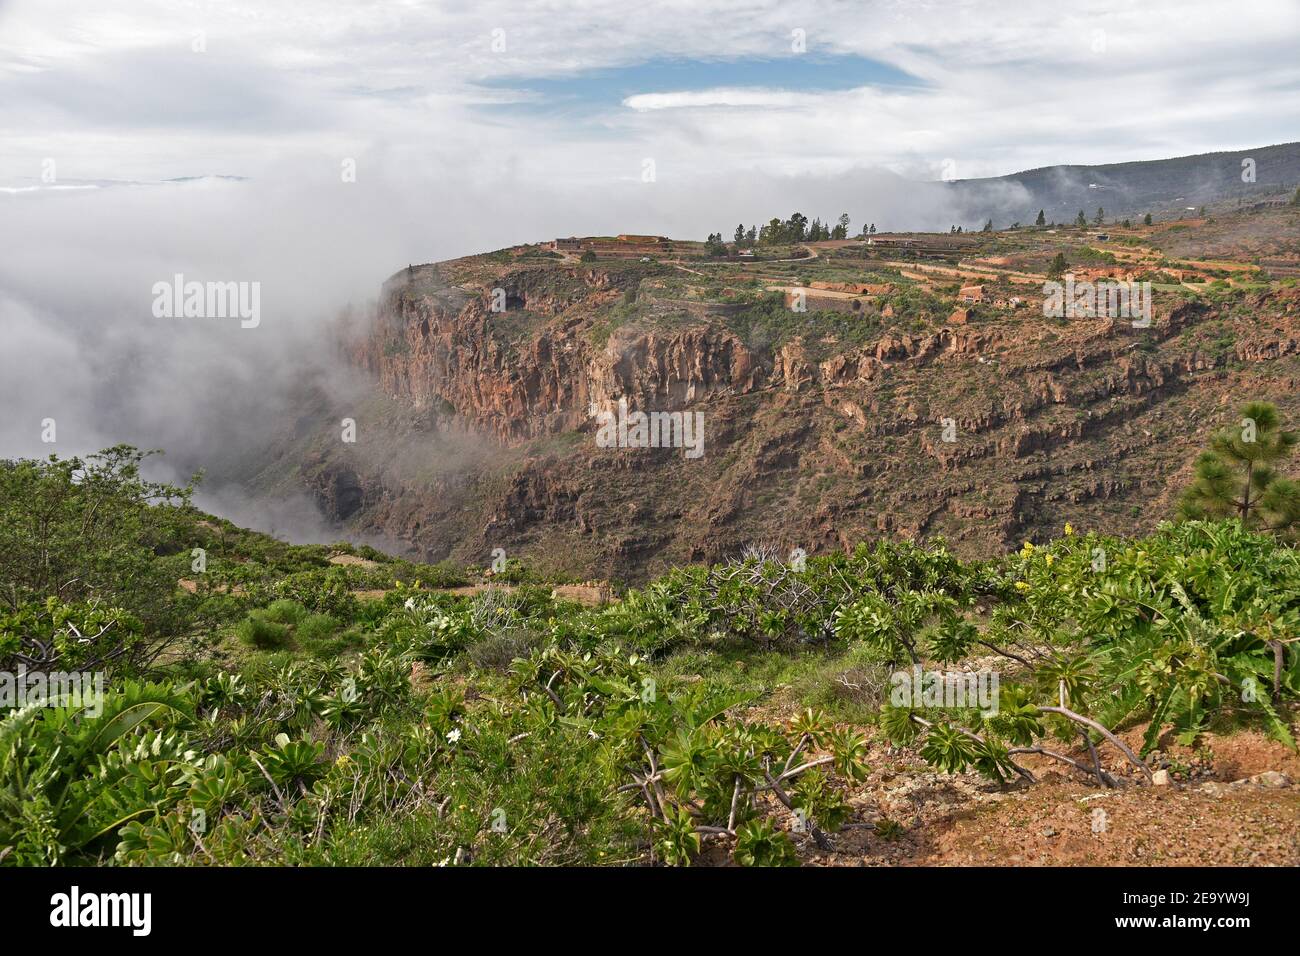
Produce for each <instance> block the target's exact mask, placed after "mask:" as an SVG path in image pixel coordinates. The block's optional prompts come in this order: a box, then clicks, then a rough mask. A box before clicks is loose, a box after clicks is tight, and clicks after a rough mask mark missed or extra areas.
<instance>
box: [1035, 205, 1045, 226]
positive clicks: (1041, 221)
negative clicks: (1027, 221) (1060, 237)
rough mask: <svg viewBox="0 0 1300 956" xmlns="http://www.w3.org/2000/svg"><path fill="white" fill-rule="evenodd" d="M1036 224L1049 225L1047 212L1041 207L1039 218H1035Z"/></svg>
mask: <svg viewBox="0 0 1300 956" xmlns="http://www.w3.org/2000/svg"><path fill="white" fill-rule="evenodd" d="M1034 225H1035V226H1045V225H1047V213H1046V212H1044V211H1043V210H1041V209H1040V210H1038V218H1037V219H1035V220H1034Z"/></svg>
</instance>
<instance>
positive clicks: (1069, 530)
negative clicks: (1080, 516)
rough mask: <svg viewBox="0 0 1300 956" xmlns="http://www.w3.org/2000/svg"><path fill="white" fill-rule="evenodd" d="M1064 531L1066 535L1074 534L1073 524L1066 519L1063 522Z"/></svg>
mask: <svg viewBox="0 0 1300 956" xmlns="http://www.w3.org/2000/svg"><path fill="white" fill-rule="evenodd" d="M1065 533H1066V534H1067V535H1071V534H1074V525H1072V524H1070V522H1068V521H1067V522H1066V523H1065Z"/></svg>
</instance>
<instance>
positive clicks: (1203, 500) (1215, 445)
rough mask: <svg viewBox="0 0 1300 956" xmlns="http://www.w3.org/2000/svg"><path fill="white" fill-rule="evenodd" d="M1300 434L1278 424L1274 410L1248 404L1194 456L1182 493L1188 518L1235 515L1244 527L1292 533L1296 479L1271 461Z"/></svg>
mask: <svg viewBox="0 0 1300 956" xmlns="http://www.w3.org/2000/svg"><path fill="white" fill-rule="evenodd" d="M1297 441H1300V435H1297V434H1296V433H1295V432H1294V431H1286V430H1284V429H1283V428H1282V425H1281V420H1280V419H1279V417H1278V413H1277V409H1276V408H1275V407H1274V406H1273V405H1271V404H1269V403H1267V402H1251V403H1250V404H1248V405H1246V406H1245V407H1243V408H1242V410H1241V421H1240V423H1239V424H1238V425H1237V426H1235V427H1229V428H1225V429H1223V430H1222V431H1220V432H1219V433H1218V434H1217V435H1215V436H1214V438H1213V439H1212V440H1211V442H1210V448H1209V450H1207V451H1206V452H1204V453H1203V454H1202V455H1201V456H1200V457H1199V458H1198V459H1197V460H1196V478H1195V480H1194V481H1193V482H1192V484H1191V486H1190V487H1189V488H1188V489H1187V491H1186V492H1185V493H1184V495H1183V499H1182V502H1181V504H1180V513H1181V514H1182V515H1183V516H1184V517H1187V518H1224V517H1229V516H1235V517H1237V518H1238V519H1239V520H1240V521H1241V522H1242V523H1243V524H1244V525H1245V526H1246V527H1248V528H1260V529H1264V530H1268V531H1281V532H1285V533H1291V534H1293V533H1294V531H1295V528H1296V524H1297V523H1298V522H1300V482H1295V481H1292V480H1291V479H1289V478H1285V477H1283V476H1281V475H1280V474H1278V472H1277V470H1276V469H1275V468H1274V465H1275V464H1277V463H1280V462H1282V461H1284V460H1285V459H1287V458H1288V457H1290V455H1291V452H1292V451H1293V450H1294V449H1295V446H1296V442H1297Z"/></svg>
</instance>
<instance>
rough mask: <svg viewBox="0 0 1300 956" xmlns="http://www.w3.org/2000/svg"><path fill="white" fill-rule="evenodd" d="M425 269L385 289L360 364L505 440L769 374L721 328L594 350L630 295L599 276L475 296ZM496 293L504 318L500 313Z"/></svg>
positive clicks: (575, 273)
mask: <svg viewBox="0 0 1300 956" xmlns="http://www.w3.org/2000/svg"><path fill="white" fill-rule="evenodd" d="M422 268H424V269H425V271H424V272H422V273H420V274H419V275H414V276H412V277H410V281H407V280H406V279H405V278H399V279H397V280H394V281H392V282H390V283H389V284H388V285H386V286H385V289H384V295H383V299H382V302H381V305H380V310H379V313H378V317H377V321H376V322H375V324H374V325H373V326H372V328H371V329H370V330H369V331H368V333H367V334H366V335H365V336H364V337H363V338H362V339H361V340H360V341H359V342H358V343H356V344H355V345H354V346H353V347H352V349H351V357H352V359H353V361H354V362H355V363H356V364H358V365H360V366H362V367H363V368H365V369H367V370H368V371H369V372H370V373H371V374H372V375H374V376H375V378H376V380H377V381H378V383H379V385H380V387H381V388H382V389H383V390H384V391H385V392H386V393H388V395H389V396H391V397H393V398H395V399H398V400H400V401H404V402H407V403H409V404H410V405H411V406H412V407H414V408H417V409H432V410H434V411H436V412H439V413H442V414H446V415H452V414H454V415H457V416H459V417H460V418H461V419H462V420H463V421H464V422H465V423H467V424H469V425H471V426H472V427H474V428H477V429H480V430H482V431H485V432H488V433H491V434H492V435H494V436H495V437H496V438H497V439H499V440H500V441H502V442H513V441H518V440H520V439H527V438H537V437H540V436H544V435H550V434H555V433H558V432H563V431H570V430H573V429H576V428H579V427H580V426H582V424H583V423H584V422H586V421H587V420H588V419H589V418H590V417H591V408H592V406H593V405H594V406H596V407H599V408H604V407H608V406H610V405H612V404H614V403H615V402H617V401H618V400H619V399H620V398H626V399H627V400H628V403H629V405H630V406H632V407H633V408H643V409H644V408H665V407H673V408H680V407H682V406H684V405H687V404H690V403H693V402H697V401H703V400H706V399H708V398H709V397H710V396H713V395H715V394H719V393H726V394H739V393H743V392H748V391H752V390H753V389H755V388H757V387H758V386H759V385H760V383H761V382H763V381H764V379H765V375H764V374H763V372H762V370H761V369H760V368H759V366H758V363H757V362H756V360H755V357H754V356H753V355H752V354H751V353H750V351H749V350H748V349H747V348H746V347H745V345H744V344H743V343H742V342H741V341H740V340H739V339H738V338H737V337H736V335H734V334H733V333H730V332H728V331H725V330H720V329H717V328H712V327H707V326H705V327H686V328H677V329H671V330H655V329H642V330H634V329H627V328H619V329H615V330H614V331H613V332H612V333H611V334H610V335H609V338H608V340H607V341H606V342H605V343H604V344H603V345H598V344H595V343H593V342H592V341H591V340H590V339H589V338H588V337H586V336H584V335H583V332H584V330H585V328H586V327H588V326H589V325H590V320H591V318H592V317H593V316H594V315H595V314H597V313H598V312H599V311H600V310H601V309H604V308H608V307H610V306H611V305H613V304H614V303H615V302H617V301H619V300H620V299H621V298H622V296H623V292H621V291H620V290H619V289H618V288H617V287H615V285H614V283H615V281H616V279H615V277H612V276H611V275H610V274H609V273H607V272H604V271H602V270H599V269H586V268H578V267H570V268H568V269H565V270H563V271H562V272H559V273H558V274H557V273H555V272H551V271H549V270H548V271H546V272H541V271H533V272H529V271H522V272H516V273H511V274H509V275H507V276H503V277H501V279H500V282H501V284H500V285H496V286H490V287H483V288H481V289H477V290H466V289H464V288H462V287H452V288H447V287H446V286H444V285H442V282H443V281H444V280H443V279H442V277H441V276H439V275H438V274H437V272H436V270H433V269H431V268H430V267H422ZM557 278H558V280H559V281H558V282H557V281H556V279H557ZM543 280H549V281H543ZM494 289H500V290H501V292H500V293H498V294H497V300H498V302H500V303H502V304H503V305H504V311H503V312H496V313H494V312H493V311H492V303H493V290H494ZM632 291H633V292H635V289H632ZM516 315H519V316H523V317H524V320H525V321H527V322H529V323H531V324H532V326H533V329H530V332H531V334H527V335H526V336H525V337H524V338H522V339H521V340H519V341H513V342H512V341H510V338H509V334H508V331H506V330H503V328H502V322H501V320H502V319H512V318H513V317H514V316H516Z"/></svg>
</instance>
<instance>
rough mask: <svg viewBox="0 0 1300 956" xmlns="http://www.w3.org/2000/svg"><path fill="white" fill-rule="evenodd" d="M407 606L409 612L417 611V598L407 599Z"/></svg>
mask: <svg viewBox="0 0 1300 956" xmlns="http://www.w3.org/2000/svg"><path fill="white" fill-rule="evenodd" d="M405 606H406V609H407V610H408V611H414V610H415V598H413V597H409V598H407V599H406V605H405Z"/></svg>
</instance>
